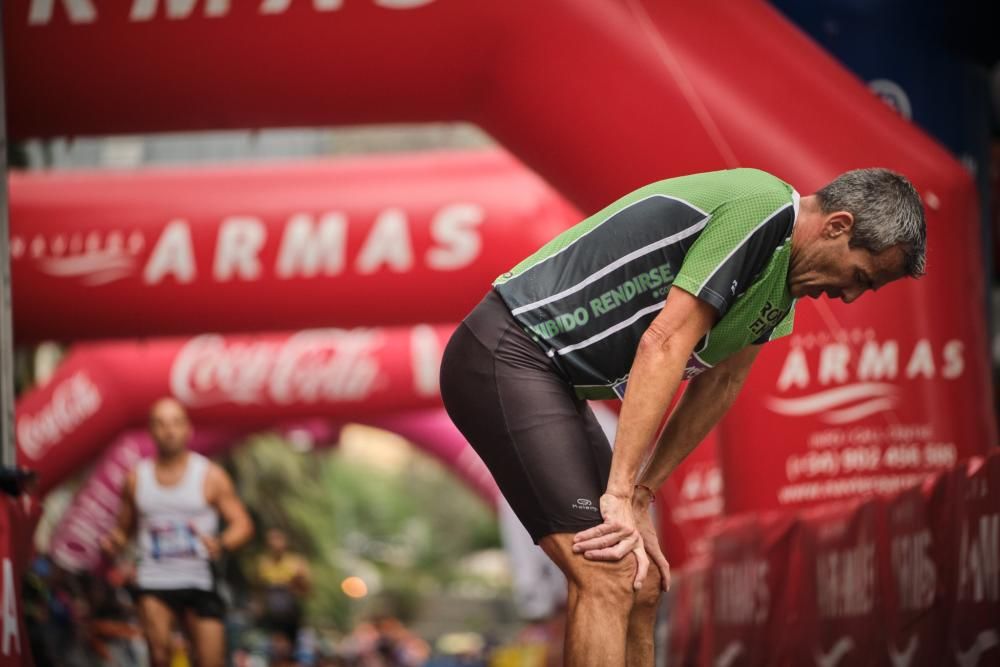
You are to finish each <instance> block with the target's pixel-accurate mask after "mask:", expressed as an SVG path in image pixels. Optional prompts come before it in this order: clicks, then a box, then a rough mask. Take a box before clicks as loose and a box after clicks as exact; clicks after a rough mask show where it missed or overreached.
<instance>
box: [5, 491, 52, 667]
mask: <svg viewBox="0 0 1000 667" xmlns="http://www.w3.org/2000/svg"><path fill="white" fill-rule="evenodd" d="M41 516H42V506H41V503H40V502H37V501H36V500H35V499H33V498H31V497H30V496H22V497H20V498H12V497H10V496H8V495H7V494H5V493H0V667H31V665H32V664H33V662H32V660H31V651H30V647H29V645H28V635H27V631H26V627H25V623H24V597H23V596H22V594H21V590H22V583H23V582H22V575H23V574H24V573H25V572H27V571H28V566H29V564H30V561H31V558H32V555H33V553H32V545H33V539H32V536H33V535H34V533H35V526H36V525H37V524H38V520H39V519H40V518H41Z"/></svg>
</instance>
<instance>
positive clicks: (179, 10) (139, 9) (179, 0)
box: [129, 0, 229, 22]
mask: <svg viewBox="0 0 1000 667" xmlns="http://www.w3.org/2000/svg"><path fill="white" fill-rule="evenodd" d="M199 3H201V4H203V5H204V7H205V16H216V17H217V16H225V15H226V14H228V13H229V0H164V2H163V4H164V5H166V11H167V18H168V19H174V20H177V19H186V18H188V17H189V16H191V14H192V13H193V12H194V8H195V5H197V4H199ZM159 5H160V2H159V0H133V2H132V11H131V12H129V20H131V21H135V22H139V21H150V20H152V19H153V17H155V16H156V12H157V8H158V7H159Z"/></svg>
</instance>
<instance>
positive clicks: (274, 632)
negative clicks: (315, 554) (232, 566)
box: [257, 528, 311, 664]
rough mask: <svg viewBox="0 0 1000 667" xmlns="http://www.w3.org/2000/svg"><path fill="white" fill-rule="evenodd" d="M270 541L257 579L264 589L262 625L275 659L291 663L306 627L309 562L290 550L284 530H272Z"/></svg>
mask: <svg viewBox="0 0 1000 667" xmlns="http://www.w3.org/2000/svg"><path fill="white" fill-rule="evenodd" d="M266 540H267V550H266V551H265V552H264V553H263V554H262V555H261V556H260V560H259V561H258V562H257V579H258V580H259V582H260V584H261V587H262V591H261V603H260V604H261V618H260V625H261V627H262V628H264V629H265V630H267V631H268V632H269V633H270V634H271V645H272V651H271V655H272V659H273V660H276V661H281V660H290V659H291V657H292V655H293V654H294V651H295V646H296V642H297V640H298V636H299V630H300V628H301V627H302V613H303V601H304V599H305V597H306V595H308V594H309V588H310V585H311V581H310V574H309V563H308V562H307V561H306V559H305V558H303V557H302V556H300V555H299V554H296V553H293V552H291V551H289V549H288V536H287V535H286V534H285V532H284V531H282V530H280V529H278V528H271V529H270V530H268V531H267V536H266ZM278 664H280V662H279V663H278Z"/></svg>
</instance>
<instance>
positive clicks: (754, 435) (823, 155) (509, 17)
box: [4, 0, 996, 510]
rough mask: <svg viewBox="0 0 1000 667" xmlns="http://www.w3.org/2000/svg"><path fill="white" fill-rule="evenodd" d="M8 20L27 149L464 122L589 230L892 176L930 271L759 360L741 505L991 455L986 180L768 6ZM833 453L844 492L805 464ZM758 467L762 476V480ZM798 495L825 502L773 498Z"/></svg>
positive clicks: (499, 5) (269, 6)
mask: <svg viewBox="0 0 1000 667" xmlns="http://www.w3.org/2000/svg"><path fill="white" fill-rule="evenodd" d="M5 10H6V13H5V16H4V19H5V20H4V29H5V30H6V37H7V39H6V46H7V49H8V54H7V62H8V64H9V78H8V97H9V99H10V109H9V120H10V129H11V135H12V137H14V138H19V137H28V136H51V135H55V134H70V135H75V134H87V133H124V132H146V131H167V130H192V129H207V128H226V127H263V126H294V125H328V124H336V123H362V122H367V123H372V122H384V121H428V120H441V119H445V120H449V119H464V120H470V121H473V122H476V123H478V124H479V125H480V126H482V127H483V128H485V129H486V130H487V131H489V132H490V133H491V134H492V135H493V136H495V137H496V138H497V139H499V140H500V141H501V142H502V143H503V144H504V145H506V146H507V147H508V148H509V149H511V150H512V152H514V153H515V154H516V155H517V156H518V157H519V158H520V159H522V160H523V161H524V162H525V163H526V164H528V166H530V167H532V168H534V169H535V170H536V171H537V172H538V173H539V174H541V175H542V176H543V177H544V178H546V179H547V180H548V181H549V182H551V183H552V184H553V185H554V186H555V187H556V188H557V189H558V190H559V191H560V192H562V193H564V194H565V195H566V196H567V197H568V198H569V199H570V200H571V201H572V202H573V203H575V204H576V205H578V206H579V207H580V208H581V209H583V210H584V211H592V210H594V209H596V208H597V207H599V206H602V205H604V204H606V203H607V202H609V201H610V200H612V199H614V198H615V197H617V196H619V195H621V194H623V193H625V192H626V191H628V190H630V189H632V188H635V187H637V186H639V185H642V184H645V183H647V182H649V181H653V180H656V179H660V178H664V177H667V176H673V175H677V174H681V173H688V172H694V171H702V170H707V169H717V168H720V167H732V166H737V165H746V166H754V167H759V168H763V169H766V170H769V171H771V172H773V173H775V174H777V175H778V176H780V177H782V178H784V179H786V180H787V181H789V182H790V183H792V184H794V185H795V186H796V187H797V188H798V190H799V191H800V192H801V193H803V194H807V193H808V192H811V191H812V190H814V189H815V188H817V187H818V186H820V185H821V184H823V183H824V182H826V181H827V180H829V179H830V178H831V177H833V176H835V175H836V174H837V173H839V172H841V171H844V170H846V169H849V168H854V167H862V166H872V165H880V166H885V167H889V168H893V169H896V170H898V171H901V172H903V173H905V174H906V175H907V176H909V177H910V178H911V179H912V180H913V181H914V183H915V184H916V186H917V188H918V190H919V191H920V192H921V194H922V195H923V197H924V200H925V202H926V204H927V208H928V223H929V235H930V246H929V247H930V250H929V256H928V266H929V274H928V276H927V277H926V278H924V279H923V280H920V281H907V282H905V283H904V284H899V285H894V286H892V287H890V288H889V289H888V290H886V291H885V293H884V295H883V294H879V295H878V296H873V297H866V298H865V299H863V300H861V302H859V303H857V304H853V305H851V306H850V307H849V308H848V307H844V306H842V305H841V304H838V303H833V304H831V303H828V302H826V301H817V302H810V303H802V304H800V305H799V308H798V315H797V319H796V332H797V334H798V336H797V337H795V338H794V339H793V340H792V341H791V342H789V341H781V342H778V343H777V344H774V345H770V346H769V347H770V348H771V349H769V350H768V351H766V352H765V353H764V354H762V355H761V360H760V362H758V364H757V365H756V367H755V369H754V373H753V375H752V377H751V378H750V380H749V387H748V389H747V391H745V392H743V395H742V397H741V399H740V401H739V404H738V405H737V406H736V409H734V410H733V411H731V412H730V415H729V416H728V418H727V421H726V424H724V429H723V432H722V436H723V454H724V461H723V463H724V476H725V478H726V483H725V488H726V496H727V498H726V502H727V506H728V508H729V509H732V510H739V509H751V508H762V507H767V506H773V505H776V504H781V503H782V502H783V501H787V500H788V499H789V498H791V499H793V500H795V499H796V498H797V499H799V500H801V499H802V498H805V499H806V500H815V499H816V498H817V497H816V496H812V495H810V494H811V493H812V491H813V490H815V489H820V490H822V489H826V488H827V487H826V486H825V485H826V483H827V482H828V481H835V480H831V479H830V475H836V474H839V472H844V471H845V470H846V471H847V472H849V473H850V474H852V475H854V474H855V473H858V474H860V475H862V476H866V479H865V480H861V482H863V483H861V484H860V485H859V486H856V487H853V488H862V487H864V488H869V487H868V486H867V485H868V482H872V481H873V480H877V478H878V477H879V476H882V475H884V474H890V473H892V471H893V470H896V471H897V472H898V469H897V468H892V466H895V465H900V464H905V465H904V466H903V467H904V469H905V470H904V471H908V472H913V471H918V472H919V471H922V470H926V469H928V468H931V467H934V466H942V465H947V464H948V463H950V461H948V460H947V459H948V457H949V456H956V457H960V456H963V455H967V454H969V453H971V452H978V451H984V450H985V449H986V448H988V447H990V446H991V445H992V444H993V443H995V441H996V425H995V423H994V415H993V414H992V401H991V394H992V387H991V382H990V377H989V367H990V365H989V363H988V359H987V349H988V348H987V342H986V337H985V325H984V321H983V320H984V317H983V313H982V312H981V311H980V310H979V309H978V308H970V307H969V304H978V303H982V302H983V299H982V285H983V280H982V268H981V266H980V257H979V253H978V250H977V245H978V243H979V242H980V236H979V232H978V214H977V211H976V196H975V190H974V186H973V183H972V181H971V179H970V178H969V176H968V175H967V174H966V173H965V171H964V170H963V169H962V167H961V166H960V165H959V164H958V163H957V162H956V161H955V160H954V159H953V158H952V157H951V156H949V155H948V154H947V153H946V152H945V151H944V149H943V148H941V147H940V146H938V145H937V144H936V143H935V142H934V141H932V140H931V139H929V138H928V137H927V136H925V135H924V134H922V133H921V132H920V131H919V130H917V129H916V128H915V127H913V126H911V125H910V124H908V123H907V122H905V121H904V120H902V119H900V118H899V117H897V116H895V115H894V114H893V113H892V112H891V111H890V110H889V109H888V108H886V107H885V106H884V105H883V104H882V103H881V102H879V101H878V100H876V99H875V98H874V96H872V95H871V94H870V93H869V92H868V90H867V89H866V88H865V87H864V86H863V85H862V84H861V83H860V82H859V81H857V80H856V79H855V78H854V77H852V76H851V75H849V74H848V73H847V72H846V71H845V70H843V69H842V68H841V67H840V66H839V65H838V64H837V63H836V62H834V61H833V60H832V59H831V58H830V57H829V56H827V55H826V54H825V53H823V52H822V51H821V50H820V49H819V48H818V47H817V46H816V45H815V44H814V43H812V42H811V41H810V40H809V39H808V38H807V37H805V36H804V35H802V34H801V33H800V32H798V31H797V30H796V29H795V28H794V27H793V26H791V25H790V24H789V23H788V22H787V21H785V20H784V19H783V18H782V17H781V16H779V15H778V13H777V12H776V11H775V10H774V9H773V8H771V7H770V6H769V5H767V4H766V3H765V2H763V1H761V0H747V1H744V2H732V1H730V0H680V1H678V2H669V3H668V2H655V1H654V0H601V1H598V0H593V1H589V2H580V1H576V0H553V1H551V2H544V3H540V2H534V1H532V0H482V1H481V2H475V3H472V2H463V1H461V0H337V1H327V0H323V1H322V2H320V1H318V0H314V1H312V2H310V1H307V0H259V1H247V2H239V3H236V2H231V1H230V0H204V1H198V0H162V1H158V0H108V1H107V2H101V3H98V2H96V1H95V0H59V1H57V0H11V2H9V3H8V4H7V6H6V7H5ZM250 36H254V38H251V37H250ZM264 36H266V41H264ZM16 289H17V287H16V284H15V294H14V299H15V301H16V299H17V293H16ZM435 298H436V299H438V300H441V301H447V300H448V295H447V294H445V293H442V294H439V295H435ZM331 309H332V310H333V308H331ZM458 315H459V313H458V312H456V313H455V316H458ZM778 420H781V421H780V422H779V421H778ZM778 423H780V424H781V428H780V429H778V428H776V427H775V425H776V424H778ZM726 425H729V426H730V428H728V430H727V429H726V428H725V426H726ZM779 433H780V434H781V442H780V443H776V442H775V440H776V438H777V437H778V434H779ZM852 434H853V435H852ZM850 438H856V440H855V441H854V442H851V441H850ZM941 444H943V445H945V446H943V447H939V446H938V445H941ZM842 445H843V446H842ZM894 448H895V449H894ZM823 449H826V450H827V451H833V452H835V453H836V455H837V461H836V463H837V467H836V471H837V472H833V471H834V466H833V465H832V463H831V465H829V466H825V467H824V465H818V464H816V465H814V464H813V463H815V461H820V462H821V463H822V461H821V459H822V458H823V452H822V451H820V450H823ZM848 450H850V451H848ZM746 451H752V452H754V459H753V468H754V470H755V471H756V470H757V469H758V467H766V468H767V470H768V471H769V473H768V475H756V474H748V471H747V457H746V455H745V454H744V452H746ZM845 451H846V452H847V453H848V454H849V456H848V455H843V456H841V455H842V454H844V452H845ZM816 452H819V456H818V458H817V457H815V456H813V455H814V454H815V453H816ZM887 453H892V456H886V454H887ZM730 455H731V456H730ZM811 456H813V458H810V457H811ZM814 459H815V460H814ZM831 460H832V459H831ZM811 462H813V463H811ZM873 463H874V467H872V464H873ZM848 464H849V465H848ZM883 464H891V465H889V469H882V468H881V466H882V465H883ZM859 466H860V467H861V468H862V469H860V470H858V469H857V468H858V467H859ZM906 466H910V467H909V468H906ZM772 473H773V475H777V476H778V477H782V476H784V477H783V478H780V479H776V478H774V477H773V476H771V475H772ZM793 476H794V477H795V479H792V477H793ZM866 480H867V481H866ZM800 482H806V483H809V484H811V483H813V482H817V483H818V486H816V487H803V488H798V489H795V493H791V494H785V495H784V496H779V495H778V493H777V489H779V488H782V487H788V486H789V485H791V484H793V483H794V484H798V483H800ZM830 488H831V489H834V490H835V489H836V488H842V489H850V488H852V487H851V485H842V486H840V487H837V486H836V485H834V486H833V487H830Z"/></svg>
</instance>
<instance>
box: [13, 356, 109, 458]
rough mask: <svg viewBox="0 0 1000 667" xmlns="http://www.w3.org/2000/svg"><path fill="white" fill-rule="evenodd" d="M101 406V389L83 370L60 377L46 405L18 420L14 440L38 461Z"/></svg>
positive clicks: (23, 450)
mask: <svg viewBox="0 0 1000 667" xmlns="http://www.w3.org/2000/svg"><path fill="white" fill-rule="evenodd" d="M100 407H101V391H100V389H98V388H97V385H96V384H94V382H93V380H91V379H90V377H88V375H87V374H86V373H85V372H84V371H78V372H76V373H74V374H73V375H71V376H70V377H69V378H67V379H66V380H63V381H62V382H61V383H60V384H59V386H57V387H56V388H55V389H54V390H53V392H52V398H51V399H50V400H49V403H48V405H46V406H45V407H44V408H42V409H41V411H40V412H37V413H35V414H34V415H24V416H22V417H20V418H19V419H18V420H17V443H18V446H19V447H20V449H21V451H22V452H23V453H24V454H25V455H26V456H27V457H28V458H30V459H32V460H35V461H38V460H39V459H41V457H42V456H43V455H44V454H45V452H46V451H48V449H49V447H51V446H52V445H54V444H55V443H57V442H59V441H60V440H62V439H63V438H65V437H66V436H67V435H69V434H70V433H72V432H73V431H75V430H76V429H77V428H79V426H80V425H81V424H82V423H83V422H85V421H86V420H87V419H89V418H90V417H91V416H93V415H94V414H96V413H97V411H98V410H99V409H100Z"/></svg>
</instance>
